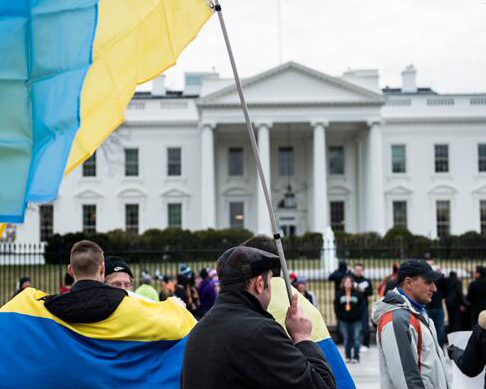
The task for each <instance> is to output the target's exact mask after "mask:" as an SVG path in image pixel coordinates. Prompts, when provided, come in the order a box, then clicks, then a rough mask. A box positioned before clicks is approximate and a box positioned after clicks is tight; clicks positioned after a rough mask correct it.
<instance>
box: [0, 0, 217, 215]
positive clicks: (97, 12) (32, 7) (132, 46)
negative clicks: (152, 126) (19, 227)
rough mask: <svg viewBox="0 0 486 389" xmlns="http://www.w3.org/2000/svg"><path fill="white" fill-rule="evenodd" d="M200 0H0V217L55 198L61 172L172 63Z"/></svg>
mask: <svg viewBox="0 0 486 389" xmlns="http://www.w3.org/2000/svg"><path fill="white" fill-rule="evenodd" d="M212 8H213V4H212V2H211V1H209V0H36V1H32V0H0V188H1V189H0V223H2V222H10V223H21V222H23V220H24V213H25V209H26V205H27V203H28V202H29V201H32V202H49V201H53V200H55V199H56V197H57V193H58V189H59V185H60V183H61V180H62V177H63V174H65V173H68V172H70V171H71V170H73V169H74V168H75V167H76V166H78V165H79V164H81V163H82V162H83V161H85V160H86V159H87V158H89V157H90V155H92V154H93V152H94V151H95V150H96V148H97V147H98V146H99V145H100V144H101V143H102V142H103V141H104V140H105V139H106V138H107V137H108V135H109V134H110V133H111V132H113V130H115V129H116V128H117V127H118V126H119V125H120V124H121V123H122V122H123V114H124V111H125V108H126V107H127V105H128V102H129V101H130V99H131V98H132V96H133V94H134V92H135V88H136V86H137V85H138V84H141V83H144V82H146V81H148V80H150V79H152V78H154V77H156V76H157V75H159V74H160V73H162V72H163V71H164V70H166V69H167V68H168V67H170V66H172V65H173V64H174V63H175V61H176V59H177V58H178V56H179V54H180V53H181V51H182V50H183V49H184V48H185V47H186V46H187V45H188V44H189V43H190V42H191V41H192V40H193V39H194V38H195V37H196V35H197V33H198V32H199V30H200V29H201V28H202V26H203V25H204V24H205V22H206V21H207V20H208V19H209V17H210V16H211V15H212Z"/></svg>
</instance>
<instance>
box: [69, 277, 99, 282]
mask: <svg viewBox="0 0 486 389" xmlns="http://www.w3.org/2000/svg"><path fill="white" fill-rule="evenodd" d="M79 281H96V282H103V281H100V280H99V279H98V278H97V277H76V278H74V283H76V282H79Z"/></svg>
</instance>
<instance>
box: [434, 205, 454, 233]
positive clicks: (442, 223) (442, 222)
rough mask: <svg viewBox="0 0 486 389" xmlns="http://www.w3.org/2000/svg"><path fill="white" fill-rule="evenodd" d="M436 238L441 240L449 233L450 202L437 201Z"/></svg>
mask: <svg viewBox="0 0 486 389" xmlns="http://www.w3.org/2000/svg"><path fill="white" fill-rule="evenodd" d="M436 206H437V236H438V237H439V238H442V237H444V236H447V235H450V233H451V202H450V201H443V200H441V201H437V204H436Z"/></svg>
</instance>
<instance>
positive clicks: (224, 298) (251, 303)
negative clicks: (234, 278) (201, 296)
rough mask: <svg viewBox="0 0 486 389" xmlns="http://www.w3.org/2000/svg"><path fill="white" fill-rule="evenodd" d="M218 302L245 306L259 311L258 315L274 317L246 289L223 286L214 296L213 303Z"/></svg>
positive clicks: (218, 303) (217, 303)
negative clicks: (214, 300) (216, 295)
mask: <svg viewBox="0 0 486 389" xmlns="http://www.w3.org/2000/svg"><path fill="white" fill-rule="evenodd" d="M220 304H222V305H226V304H235V305H241V306H245V307H247V308H249V309H251V310H252V311H254V312H257V313H259V314H260V315H263V316H265V317H268V318H270V319H273V318H274V317H273V316H272V315H271V314H270V313H268V312H267V311H266V310H265V309H263V307H262V305H261V304H260V301H258V299H257V298H256V297H255V296H253V295H252V294H251V293H250V292H247V291H246V290H242V289H238V288H232V287H226V288H223V289H222V290H221V292H220V293H219V295H218V297H217V298H216V303H215V305H220Z"/></svg>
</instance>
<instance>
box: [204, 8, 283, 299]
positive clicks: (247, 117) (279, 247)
mask: <svg viewBox="0 0 486 389" xmlns="http://www.w3.org/2000/svg"><path fill="white" fill-rule="evenodd" d="M214 4H215V10H216V12H217V13H218V18H219V23H220V25H221V30H222V32H223V37H224V41H225V43H226V49H227V50H228V55H229V59H230V62H231V67H232V69H233V75H234V77H235V81H236V89H237V90H238V95H239V96H240V101H241V107H242V108H243V114H244V115H245V122H246V128H247V129H248V135H249V136H250V143H251V147H252V149H253V154H254V156H255V161H256V165H257V170H258V176H259V177H260V182H261V184H262V187H263V193H264V195H265V201H266V203H267V208H268V213H269V215H270V221H271V224H272V232H273V239H274V240H275V244H276V246H277V251H278V256H279V258H280V265H281V267H282V273H283V279H284V280H285V286H286V288H287V295H288V298H289V302H290V301H291V300H292V287H291V286H290V278H289V271H288V268H287V262H286V261H285V254H284V250H283V245H282V238H281V236H280V233H279V230H278V226H277V221H276V219H275V213H274V212H273V208H272V201H271V199H270V194H269V192H268V187H267V181H266V179H265V175H264V174H263V168H262V162H261V160H260V154H259V153H258V146H257V142H256V139H255V133H254V131H253V125H252V123H251V120H250V114H249V112H248V106H247V104H246V100H245V95H244V94H243V88H242V86H241V81H240V76H239V74H238V69H237V67H236V61H235V57H234V55H233V50H232V49H231V43H230V40H229V37H228V31H227V30H226V25H225V23H224V18H223V13H222V11H221V5H220V4H219V1H218V0H215V2H214Z"/></svg>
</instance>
